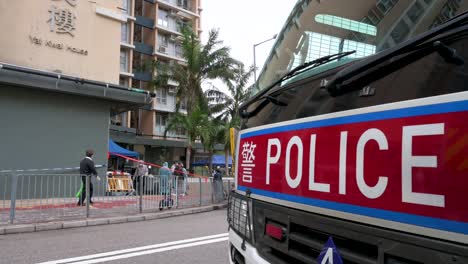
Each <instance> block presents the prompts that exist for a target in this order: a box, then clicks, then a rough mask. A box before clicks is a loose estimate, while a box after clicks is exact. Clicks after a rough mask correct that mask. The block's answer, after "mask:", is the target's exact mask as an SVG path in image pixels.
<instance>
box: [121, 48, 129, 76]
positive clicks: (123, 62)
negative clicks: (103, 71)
mask: <svg viewBox="0 0 468 264" xmlns="http://www.w3.org/2000/svg"><path fill="white" fill-rule="evenodd" d="M120 71H121V72H128V53H127V52H126V51H125V50H121V51H120Z"/></svg>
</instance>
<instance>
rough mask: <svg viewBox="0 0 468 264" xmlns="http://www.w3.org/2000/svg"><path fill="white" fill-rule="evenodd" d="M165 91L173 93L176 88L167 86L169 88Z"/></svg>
mask: <svg viewBox="0 0 468 264" xmlns="http://www.w3.org/2000/svg"><path fill="white" fill-rule="evenodd" d="M167 92H168V93H170V94H175V93H176V92H177V91H176V88H174V87H171V88H169V89H168V90H167Z"/></svg>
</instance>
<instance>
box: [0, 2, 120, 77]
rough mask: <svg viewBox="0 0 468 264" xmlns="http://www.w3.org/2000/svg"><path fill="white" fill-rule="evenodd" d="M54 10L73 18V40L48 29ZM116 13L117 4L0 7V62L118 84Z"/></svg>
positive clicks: (14, 4)
mask: <svg viewBox="0 0 468 264" xmlns="http://www.w3.org/2000/svg"><path fill="white" fill-rule="evenodd" d="M70 2H71V1H70ZM54 7H55V8H57V9H58V10H68V11H69V12H71V13H72V14H73V18H72V21H73V22H74V29H73V30H71V31H70V32H71V33H72V34H68V33H60V32H57V31H58V29H59V28H58V26H55V27H51V23H50V20H49V19H50V18H51V12H50V10H53V8H54ZM119 7H121V1H119V0H95V1H76V5H75V6H72V5H70V4H68V2H67V1H52V0H34V1H31V0H14V1H6V0H3V1H0V32H3V34H4V35H3V37H1V38H0V47H2V48H1V49H0V62H3V63H10V64H15V65H19V66H26V67H30V68H35V69H41V70H46V71H56V72H61V73H63V74H68V75H72V76H77V77H81V78H85V79H91V80H96V81H103V82H109V83H114V84H118V83H119V72H120V65H119V62H120V31H121V21H119V20H118V19H119V18H120V19H124V18H125V16H124V15H123V14H122V10H120V9H119ZM111 17H114V18H111ZM48 21H49V22H48ZM52 25H53V24H52ZM51 29H53V30H54V31H51ZM69 47H70V48H71V49H69Z"/></svg>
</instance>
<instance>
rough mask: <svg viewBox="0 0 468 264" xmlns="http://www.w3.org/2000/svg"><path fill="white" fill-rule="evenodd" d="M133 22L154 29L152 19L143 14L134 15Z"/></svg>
mask: <svg viewBox="0 0 468 264" xmlns="http://www.w3.org/2000/svg"><path fill="white" fill-rule="evenodd" d="M135 24H137V25H140V26H142V27H145V28H149V29H154V20H153V19H150V18H147V17H144V16H136V21H135Z"/></svg>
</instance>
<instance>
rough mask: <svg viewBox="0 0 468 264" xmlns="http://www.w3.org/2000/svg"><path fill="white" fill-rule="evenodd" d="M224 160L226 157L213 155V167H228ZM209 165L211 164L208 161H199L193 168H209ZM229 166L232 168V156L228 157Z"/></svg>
mask: <svg viewBox="0 0 468 264" xmlns="http://www.w3.org/2000/svg"><path fill="white" fill-rule="evenodd" d="M224 158H225V156H224V155H213V157H212V159H211V160H212V161H213V166H220V167H224V166H225V165H226V164H225V160H224ZM209 165H210V162H209V160H208V159H204V160H199V161H197V162H194V163H193V164H192V166H193V167H200V166H209ZM228 166H232V157H231V156H229V157H228Z"/></svg>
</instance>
